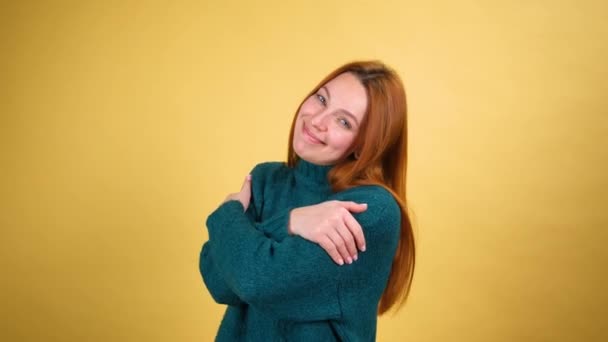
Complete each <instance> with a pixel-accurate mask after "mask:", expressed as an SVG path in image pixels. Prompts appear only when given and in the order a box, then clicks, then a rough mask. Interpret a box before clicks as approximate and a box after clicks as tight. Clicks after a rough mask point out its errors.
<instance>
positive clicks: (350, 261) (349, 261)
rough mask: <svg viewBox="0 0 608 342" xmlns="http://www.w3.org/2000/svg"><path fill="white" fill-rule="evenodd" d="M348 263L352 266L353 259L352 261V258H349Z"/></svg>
mask: <svg viewBox="0 0 608 342" xmlns="http://www.w3.org/2000/svg"><path fill="white" fill-rule="evenodd" d="M346 262H348V264H349V265H350V264H352V263H353V259H351V258H350V257H348V259H346Z"/></svg>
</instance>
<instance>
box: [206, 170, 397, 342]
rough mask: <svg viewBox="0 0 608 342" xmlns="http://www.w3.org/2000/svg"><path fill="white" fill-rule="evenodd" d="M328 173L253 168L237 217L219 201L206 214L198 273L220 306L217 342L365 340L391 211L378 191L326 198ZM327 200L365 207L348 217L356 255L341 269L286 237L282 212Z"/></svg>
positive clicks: (391, 236) (393, 224) (385, 264)
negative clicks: (355, 232)
mask: <svg viewBox="0 0 608 342" xmlns="http://www.w3.org/2000/svg"><path fill="white" fill-rule="evenodd" d="M329 169H330V167H328V166H318V165H314V164H311V163H308V162H306V161H303V160H300V161H299V162H298V164H297V165H296V167H294V168H290V167H287V166H286V165H285V164H284V163H264V164H260V165H257V166H256V167H255V168H254V169H253V171H252V173H251V175H252V183H251V186H252V196H251V204H250V205H249V208H248V209H247V211H246V212H243V206H242V204H241V203H240V202H239V201H228V202H225V203H224V204H222V205H221V206H220V207H219V208H218V209H216V210H215V211H214V212H213V213H212V214H211V215H210V216H209V217H208V219H207V228H208V231H209V241H207V242H206V243H205V244H204V245H203V249H202V251H201V254H200V263H199V268H200V272H201V274H202V276H203V280H204V282H205V285H206V286H207V289H208V290H209V292H210V293H211V296H212V297H213V298H214V300H215V301H216V302H218V303H221V304H227V305H228V308H227V309H226V313H225V314H224V318H223V320H222V323H221V325H220V329H219V331H218V333H217V337H216V340H217V341H306V342H317V341H336V340H338V341H373V340H375V336H376V317H377V309H378V302H379V300H380V297H381V295H382V292H383V291H384V288H385V286H386V283H387V280H388V276H389V273H390V269H391V264H392V261H393V256H394V254H395V250H396V248H397V243H398V240H399V231H400V219H401V216H400V215H401V213H400V210H399V206H398V204H397V202H396V201H395V199H394V198H393V197H392V195H391V194H390V193H389V192H388V191H387V190H385V189H384V188H382V187H380V186H359V187H355V188H351V189H348V190H346V191H342V192H338V193H334V192H332V190H331V188H330V185H329V183H328V181H327V172H328V171H329ZM328 200H343V201H355V202H358V203H367V204H368V207H367V210H366V211H365V212H363V213H360V214H354V217H355V218H356V219H357V221H358V222H359V224H361V226H362V227H363V230H364V235H365V241H366V244H365V245H366V251H365V252H360V253H359V258H358V260H357V261H354V262H353V263H352V264H350V265H348V264H344V265H343V266H339V265H338V264H336V263H334V262H333V261H332V259H331V258H330V257H329V255H328V254H327V253H326V252H325V251H324V250H323V249H322V248H321V247H319V246H318V245H317V244H315V243H312V242H310V241H307V240H305V239H303V238H301V237H299V236H292V235H289V234H288V233H287V224H288V221H289V213H290V211H291V209H293V208H297V207H302V206H307V205H313V204H317V203H320V202H324V201H328Z"/></svg>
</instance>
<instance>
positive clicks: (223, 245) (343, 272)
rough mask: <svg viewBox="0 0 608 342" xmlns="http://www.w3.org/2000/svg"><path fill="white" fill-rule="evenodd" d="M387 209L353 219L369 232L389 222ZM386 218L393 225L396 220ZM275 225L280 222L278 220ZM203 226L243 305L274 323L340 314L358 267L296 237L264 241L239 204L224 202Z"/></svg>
mask: <svg viewBox="0 0 608 342" xmlns="http://www.w3.org/2000/svg"><path fill="white" fill-rule="evenodd" d="M385 208H386V206H383V205H373V206H370V207H369V208H368V210H367V211H366V212H365V213H363V214H361V215H359V216H358V217H357V220H358V221H359V223H360V224H361V225H362V226H364V227H365V230H366V231H368V230H373V229H374V227H375V226H376V225H378V223H379V222H381V221H384V219H386V218H387V216H386V215H383V213H384V211H385ZM398 219H399V217H398V216H397V218H396V220H398ZM388 220H392V221H393V223H394V221H395V217H394V216H393V217H389V218H388ZM276 222H277V224H284V223H283V222H284V221H283V220H282V219H281V220H276ZM383 224H384V223H382V224H381V225H383ZM207 228H208V230H209V239H210V241H211V242H212V243H213V249H212V250H211V255H212V258H213V260H214V261H215V263H216V266H217V270H218V272H219V273H220V274H221V276H222V277H223V279H224V281H225V282H226V285H227V286H228V287H229V288H230V289H231V290H232V291H233V292H234V293H235V294H236V296H238V297H239V298H240V299H241V300H243V301H244V302H246V303H247V304H249V305H252V306H253V307H255V308H256V309H257V310H260V311H262V312H264V313H266V314H268V315H271V316H274V317H276V318H278V319H289V320H296V321H312V320H324V319H337V318H339V317H340V316H341V308H340V300H339V289H340V282H341V281H343V280H344V281H346V280H348V277H349V273H351V271H350V270H353V269H354V268H355V267H356V263H355V264H352V265H344V266H338V265H336V264H335V263H334V262H333V261H332V260H331V258H330V257H329V255H328V254H327V253H326V252H325V251H324V250H323V249H322V248H321V247H319V246H318V245H317V244H314V243H311V242H309V241H307V240H304V239H302V238H300V237H298V236H287V237H285V239H283V240H282V241H280V242H277V241H275V240H273V239H270V238H268V237H267V236H265V235H264V234H263V233H262V232H260V231H259V230H257V229H255V224H254V223H253V222H252V220H251V219H250V218H249V217H247V215H246V214H244V213H243V206H242V205H241V203H240V202H238V201H229V202H226V203H224V204H222V205H221V206H220V207H219V208H218V209H217V210H216V211H215V212H213V213H212V214H211V215H210V216H209V218H208V219H207ZM277 229H279V228H277ZM282 229H285V227H283V228H282Z"/></svg>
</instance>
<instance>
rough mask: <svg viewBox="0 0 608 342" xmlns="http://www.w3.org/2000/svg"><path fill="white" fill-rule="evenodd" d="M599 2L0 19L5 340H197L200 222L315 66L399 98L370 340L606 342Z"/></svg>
mask: <svg viewBox="0 0 608 342" xmlns="http://www.w3.org/2000/svg"><path fill="white" fill-rule="evenodd" d="M607 13H608V3H607V2H605V1H589V0H577V1H574V0H569V1H548V0H536V1H535V0H532V1H498V0H488V1H473V0H462V1H426V2H422V1H356V0H351V1H329V0H328V1H317V0H311V1H306V2H300V1H278V0H277V1H71V2H70V1H18V2H17V1H13V2H2V4H1V5H0V43H1V50H0V51H1V52H0V58H1V64H0V68H1V69H0V100H1V101H0V113H1V116H0V127H1V131H0V149H1V150H0V151H1V159H0V160H1V163H2V164H1V165H0V179H1V190H2V191H1V196H2V197H1V202H0V204H1V206H0V225H1V230H0V234H1V238H0V270H1V272H2V276H1V281H0V286H1V291H0V303H1V305H0V339H1V340H3V341H209V340H212V339H213V337H214V336H215V333H216V331H217V327H218V325H219V322H220V319H221V316H222V313H223V311H224V307H222V306H220V305H217V304H215V303H214V302H213V300H212V299H211V297H210V295H209V293H208V292H207V290H206V288H205V287H204V285H203V283H202V280H201V277H200V275H199V273H198V254H199V251H200V248H201V246H202V243H203V242H204V241H205V240H206V239H207V232H206V229H205V225H204V222H205V219H206V217H207V216H208V215H209V213H210V212H212V211H213V210H214V209H215V208H216V207H217V205H218V204H219V203H220V202H221V201H222V200H223V199H224V197H225V196H226V195H227V194H228V193H230V192H234V191H237V190H238V189H239V188H240V185H241V182H242V180H243V177H244V176H245V175H246V174H247V172H249V170H251V168H252V167H253V166H254V165H255V164H256V163H259V162H263V161H271V160H279V161H280V160H284V159H285V157H286V152H287V144H288V141H287V136H288V131H289V125H290V123H291V120H292V117H293V114H294V112H295V110H296V108H297V106H298V104H299V103H300V101H301V100H302V99H303V96H304V95H305V94H306V93H307V92H308V91H309V90H310V89H311V88H312V87H313V86H314V85H315V84H316V83H317V82H318V81H319V80H320V79H321V78H322V77H323V76H325V75H326V74H327V73H328V72H329V71H331V70H333V69H334V68H335V67H337V66H339V65H341V64H343V63H345V62H348V61H351V60H356V59H381V60H383V61H385V62H386V63H388V64H389V65H391V66H393V67H394V68H395V69H396V70H397V71H398V72H399V73H400V75H401V76H402V78H403V80H404V83H405V86H406V91H407V96H408V102H409V123H410V132H409V133H410V136H409V137H410V148H409V153H410V160H409V173H408V201H409V206H410V209H411V210H412V213H413V217H414V223H415V229H416V234H417V243H418V251H419V252H418V264H417V271H416V275H415V280H414V286H413V289H412V293H411V297H410V299H409V301H408V303H407V305H406V306H405V307H404V308H403V309H402V310H401V311H400V312H398V313H397V314H395V315H387V316H386V317H383V318H381V319H380V321H379V326H378V340H379V341H418V342H424V341H429V342H430V341H433V342H435V341H462V342H465V341H466V342H477V341H479V342H481V341H505V342H506V341H559V342H565V341H597V342H600V341H606V340H607V339H608V328H607V326H606V324H605V323H606V322H605V320H606V317H608V295H607V294H606V289H607V288H608V281H607V279H608V277H607V274H606V269H607V266H608V265H607V261H608V252H607V251H606V245H607V243H608V231H607V229H608V210H607V209H608V208H607V203H608V177H607V175H608V152H607V148H606V146H608V110H607V109H606V108H607V105H608V103H607V102H608V101H606V94H607V93H608V81H607V79H608V63H606V61H607V60H608V24H607V21H606V14H607Z"/></svg>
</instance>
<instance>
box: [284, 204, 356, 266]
mask: <svg viewBox="0 0 608 342" xmlns="http://www.w3.org/2000/svg"><path fill="white" fill-rule="evenodd" d="M365 210H367V204H365V203H364V204H358V203H355V202H343V201H327V202H323V203H319V204H316V205H311V206H306V207H300V208H296V209H293V210H292V211H291V213H290V216H289V226H288V229H287V230H288V232H289V234H292V235H299V236H301V237H303V238H304V239H306V240H308V241H311V242H314V243H317V244H319V246H321V248H323V249H324V250H325V251H326V252H327V253H328V254H329V256H330V257H331V258H332V259H333V260H334V261H335V262H336V263H337V264H339V265H344V261H346V262H347V263H349V264H350V263H352V262H353V260H357V247H359V249H360V250H361V251H365V237H364V236H363V230H362V229H361V225H359V222H357V220H355V218H354V217H353V215H352V214H351V212H355V213H360V212H363V211H365Z"/></svg>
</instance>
